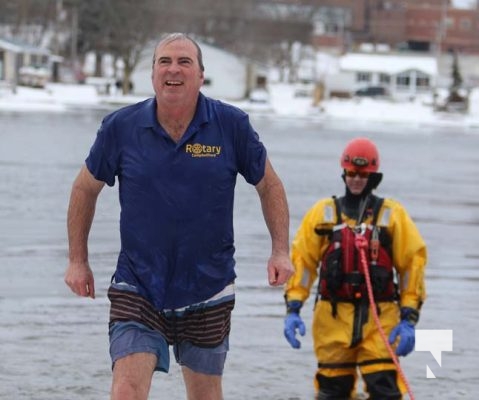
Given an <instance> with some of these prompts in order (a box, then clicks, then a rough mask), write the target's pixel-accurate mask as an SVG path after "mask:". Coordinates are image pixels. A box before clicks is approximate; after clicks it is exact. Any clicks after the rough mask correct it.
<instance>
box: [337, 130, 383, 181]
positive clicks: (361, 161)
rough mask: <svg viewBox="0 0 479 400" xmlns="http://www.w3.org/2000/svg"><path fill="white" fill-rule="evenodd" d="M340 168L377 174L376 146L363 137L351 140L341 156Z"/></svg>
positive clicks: (377, 155)
mask: <svg viewBox="0 0 479 400" xmlns="http://www.w3.org/2000/svg"><path fill="white" fill-rule="evenodd" d="M341 167H342V168H343V169H348V170H358V171H364V172H378V169H379V153H378V149H377V147H376V145H375V144H374V143H373V142H372V141H371V140H369V139H367V138H363V137H360V138H356V139H353V140H351V141H350V142H349V143H348V144H347V145H346V148H345V149H344V151H343V155H342V156H341Z"/></svg>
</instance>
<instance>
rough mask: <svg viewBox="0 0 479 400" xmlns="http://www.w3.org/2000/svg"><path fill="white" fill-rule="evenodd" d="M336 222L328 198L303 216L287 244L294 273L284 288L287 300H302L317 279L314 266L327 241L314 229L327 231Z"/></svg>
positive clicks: (316, 265) (332, 205)
mask: <svg viewBox="0 0 479 400" xmlns="http://www.w3.org/2000/svg"><path fill="white" fill-rule="evenodd" d="M335 220H336V211H335V208H334V201H333V200H332V199H324V200H320V201H319V202H317V203H316V204H315V205H314V206H313V207H312V208H311V209H310V210H309V211H308V212H307V213H306V214H305V216H304V217H303V220H302V222H301V224H300V226H299V229H298V231H297V233H296V236H295V237H294V239H293V242H292V245H291V261H292V263H293V266H294V270H295V272H294V274H293V276H292V277H291V278H290V279H289V281H288V282H287V284H286V287H285V295H286V299H287V301H291V300H300V301H301V302H304V301H306V299H307V298H308V297H309V294H310V291H311V286H312V285H313V284H314V282H315V281H316V278H317V277H318V266H319V262H320V261H321V258H322V256H323V254H324V252H325V251H326V249H327V247H328V244H329V239H328V236H327V235H318V234H317V233H316V232H315V228H317V227H321V228H323V229H328V228H329V229H331V228H332V227H333V225H334V223H335Z"/></svg>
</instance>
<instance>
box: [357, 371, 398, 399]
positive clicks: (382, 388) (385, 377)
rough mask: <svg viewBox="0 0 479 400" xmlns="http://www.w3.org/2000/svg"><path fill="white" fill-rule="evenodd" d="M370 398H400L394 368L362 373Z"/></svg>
mask: <svg viewBox="0 0 479 400" xmlns="http://www.w3.org/2000/svg"><path fill="white" fill-rule="evenodd" d="M363 379H364V382H365V383H366V389H367V391H368V393H369V396H370V397H369V398H370V400H401V399H402V394H401V391H400V390H399V387H398V383H397V372H396V371H394V370H388V371H379V372H373V373H371V374H364V375H363Z"/></svg>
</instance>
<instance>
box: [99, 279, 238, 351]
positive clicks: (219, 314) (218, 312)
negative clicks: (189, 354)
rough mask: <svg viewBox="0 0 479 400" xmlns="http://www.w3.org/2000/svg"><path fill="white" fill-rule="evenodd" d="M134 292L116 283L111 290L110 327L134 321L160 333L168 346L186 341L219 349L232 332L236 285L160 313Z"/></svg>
mask: <svg viewBox="0 0 479 400" xmlns="http://www.w3.org/2000/svg"><path fill="white" fill-rule="evenodd" d="M135 289H136V288H134V287H132V286H130V285H126V284H121V283H113V284H112V285H111V286H110V288H109V289H108V298H109V299H110V302H111V308H110V323H109V324H110V327H111V326H112V325H113V324H114V323H116V322H126V321H134V322H138V323H141V324H143V325H145V326H147V327H149V328H150V329H153V330H155V331H158V332H160V333H161V334H162V335H163V337H164V338H165V340H166V341H167V343H168V344H169V345H174V344H178V343H181V342H185V341H187V342H190V343H191V344H193V345H194V346H198V347H205V348H213V347H217V346H218V345H220V344H221V343H223V341H224V339H225V338H226V337H227V336H228V334H229V332H230V329H231V311H232V310H233V308H234V304H235V295H234V284H230V285H228V286H226V287H225V288H224V289H223V290H222V291H221V292H219V293H217V294H216V295H215V296H213V297H211V298H210V299H207V300H206V301H204V302H201V303H197V304H192V305H189V306H187V307H183V308H180V309H175V310H161V311H157V310H156V309H155V308H154V307H153V305H152V304H151V303H150V302H148V301H147V300H146V299H145V298H144V297H142V296H140V295H139V294H138V293H136V291H135Z"/></svg>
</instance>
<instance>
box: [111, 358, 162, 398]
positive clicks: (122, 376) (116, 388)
mask: <svg viewBox="0 0 479 400" xmlns="http://www.w3.org/2000/svg"><path fill="white" fill-rule="evenodd" d="M156 363H157V358H156V355H155V354H152V353H134V354H130V355H128V356H126V357H123V358H120V359H118V360H117V361H116V362H115V365H114V367H113V383H112V386H111V400H147V399H148V393H149V392H150V386H151V378H152V376H153V371H154V370H155V367H156Z"/></svg>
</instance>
